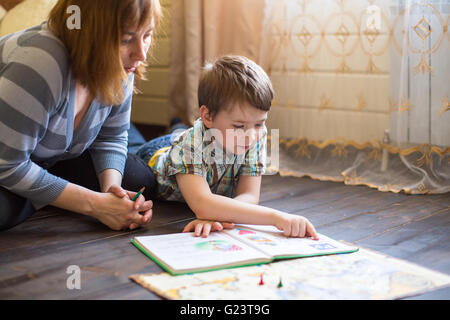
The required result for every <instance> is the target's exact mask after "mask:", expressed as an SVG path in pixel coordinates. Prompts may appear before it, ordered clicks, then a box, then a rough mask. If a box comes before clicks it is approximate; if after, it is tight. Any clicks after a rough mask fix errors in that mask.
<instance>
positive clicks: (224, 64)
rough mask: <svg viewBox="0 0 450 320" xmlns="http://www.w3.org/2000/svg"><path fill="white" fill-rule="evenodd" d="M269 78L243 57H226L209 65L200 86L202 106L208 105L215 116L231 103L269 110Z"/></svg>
mask: <svg viewBox="0 0 450 320" xmlns="http://www.w3.org/2000/svg"><path fill="white" fill-rule="evenodd" d="M273 95H274V93H273V88H272V83H271V81H270V79H269V76H268V75H267V74H266V72H265V71H264V70H263V69H262V68H261V67H260V66H259V65H257V64H256V63H255V62H253V61H251V60H250V59H248V58H246V57H243V56H234V55H226V56H222V57H219V58H217V59H216V60H215V61H212V62H208V63H206V65H205V67H204V68H203V71H202V73H201V75H200V81H199V86H198V102H199V106H200V107H201V106H202V105H205V106H206V107H207V108H208V111H209V113H210V114H211V116H212V117H214V116H216V115H217V113H218V112H219V111H220V110H227V109H228V108H229V107H230V104H231V103H240V102H248V103H249V104H251V105H252V106H253V107H255V108H257V109H259V110H263V111H269V110H270V107H271V105H272V100H273Z"/></svg>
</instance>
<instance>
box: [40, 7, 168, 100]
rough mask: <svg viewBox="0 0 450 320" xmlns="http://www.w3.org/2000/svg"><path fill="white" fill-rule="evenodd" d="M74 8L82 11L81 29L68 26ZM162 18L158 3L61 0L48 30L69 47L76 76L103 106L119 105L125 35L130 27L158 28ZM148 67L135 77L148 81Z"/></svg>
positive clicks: (54, 11) (49, 18)
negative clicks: (68, 10)
mask: <svg viewBox="0 0 450 320" xmlns="http://www.w3.org/2000/svg"><path fill="white" fill-rule="evenodd" d="M105 2H106V3H105ZM72 5H76V6H78V7H79V8H80V15H81V17H80V18H81V28H80V29H76V28H68V27H67V19H68V18H69V17H70V13H68V12H67V8H69V7H70V6H72ZM160 18H161V6H160V3H159V0H108V1H105V0H59V1H58V3H57V4H56V5H55V7H53V9H52V10H51V12H50V14H49V17H48V27H49V29H50V30H51V31H52V32H53V33H54V34H55V35H56V36H57V37H58V38H59V39H60V40H61V41H62V42H63V43H64V45H65V46H66V48H67V50H68V52H69V55H70V60H71V61H70V62H71V67H72V72H73V74H74V77H75V78H76V79H77V80H78V81H80V82H81V84H82V85H84V86H86V87H87V88H88V89H89V91H90V93H91V95H92V96H93V97H96V98H99V99H100V101H101V102H102V103H105V104H107V105H118V104H120V103H122V101H123V99H124V90H123V83H124V82H126V80H127V75H126V73H125V71H124V67H123V64H122V60H121V57H120V40H121V38H122V34H123V32H124V30H125V29H126V28H127V27H130V26H135V27H137V28H141V27H142V26H143V25H145V24H146V23H148V24H149V23H150V22H153V23H154V26H155V27H156V26H157V25H158V23H159V20H160ZM145 68H146V64H145V63H143V64H141V66H140V67H139V68H138V69H137V70H136V71H135V75H136V76H137V77H138V78H140V79H145V78H144V72H145Z"/></svg>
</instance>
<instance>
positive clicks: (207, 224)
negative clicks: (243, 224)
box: [183, 219, 234, 238]
mask: <svg viewBox="0 0 450 320" xmlns="http://www.w3.org/2000/svg"><path fill="white" fill-rule="evenodd" d="M224 228H225V229H233V228H234V223H230V222H217V221H210V220H200V219H196V220H194V221H191V222H189V223H188V224H187V225H186V226H185V227H184V229H183V232H191V231H193V230H194V235H195V236H196V237H199V236H200V234H201V233H202V231H203V234H202V237H203V238H206V237H208V235H209V233H210V232H211V231H221V230H223V229H224Z"/></svg>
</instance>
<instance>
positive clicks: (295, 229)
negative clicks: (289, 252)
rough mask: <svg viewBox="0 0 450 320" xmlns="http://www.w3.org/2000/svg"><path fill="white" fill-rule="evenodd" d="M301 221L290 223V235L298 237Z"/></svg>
mask: <svg viewBox="0 0 450 320" xmlns="http://www.w3.org/2000/svg"><path fill="white" fill-rule="evenodd" d="M301 224H302V223H301V222H298V223H297V222H295V223H292V224H291V237H298V236H299V232H300V226H301Z"/></svg>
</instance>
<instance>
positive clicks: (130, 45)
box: [120, 23, 154, 75]
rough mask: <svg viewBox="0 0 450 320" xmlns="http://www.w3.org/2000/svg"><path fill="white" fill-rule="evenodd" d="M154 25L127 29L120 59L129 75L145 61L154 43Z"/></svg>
mask: <svg viewBox="0 0 450 320" xmlns="http://www.w3.org/2000/svg"><path fill="white" fill-rule="evenodd" d="M153 28H154V25H153V23H152V24H151V25H150V26H148V25H146V26H144V27H142V28H140V29H138V28H128V29H125V31H124V33H123V35H122V39H121V40H120V57H121V58H122V64H123V67H124V69H125V72H126V73H127V75H129V74H130V73H132V72H134V71H135V70H136V68H137V67H138V66H139V65H140V64H141V63H142V62H144V61H145V59H146V58H147V52H148V49H149V48H150V44H151V42H152V33H153Z"/></svg>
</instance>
